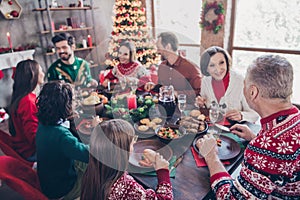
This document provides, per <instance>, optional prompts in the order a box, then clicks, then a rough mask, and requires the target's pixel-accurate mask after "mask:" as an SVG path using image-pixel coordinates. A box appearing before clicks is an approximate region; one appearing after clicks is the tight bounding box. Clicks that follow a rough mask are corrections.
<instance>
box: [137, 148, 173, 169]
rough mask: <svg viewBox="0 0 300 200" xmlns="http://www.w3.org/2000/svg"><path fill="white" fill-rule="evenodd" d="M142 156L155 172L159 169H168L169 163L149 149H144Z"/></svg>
mask: <svg viewBox="0 0 300 200" xmlns="http://www.w3.org/2000/svg"><path fill="white" fill-rule="evenodd" d="M143 154H144V156H145V157H146V158H147V159H148V160H149V161H150V162H151V163H152V164H153V166H154V169H155V170H156V171H157V170H159V169H169V162H168V161H167V160H166V159H164V158H163V156H162V155H160V154H159V153H157V152H155V151H153V150H151V149H145V150H144V152H143Z"/></svg>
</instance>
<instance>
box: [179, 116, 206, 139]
mask: <svg viewBox="0 0 300 200" xmlns="http://www.w3.org/2000/svg"><path fill="white" fill-rule="evenodd" d="M176 124H178V125H179V126H183V127H184V128H185V129H186V132H187V133H188V134H197V135H198V134H203V133H206V132H207V130H208V125H207V123H206V121H205V120H204V119H203V118H201V119H198V118H194V117H192V116H183V117H181V119H180V120H178V121H177V122H176Z"/></svg>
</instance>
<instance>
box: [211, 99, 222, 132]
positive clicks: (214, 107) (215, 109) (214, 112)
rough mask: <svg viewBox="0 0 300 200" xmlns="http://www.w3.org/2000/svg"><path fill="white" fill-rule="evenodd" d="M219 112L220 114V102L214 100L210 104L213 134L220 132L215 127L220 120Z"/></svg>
mask: <svg viewBox="0 0 300 200" xmlns="http://www.w3.org/2000/svg"><path fill="white" fill-rule="evenodd" d="M219 114H220V107H219V105H218V103H216V102H215V101H213V102H212V103H211V104H210V108H209V119H210V121H211V123H212V124H213V125H212V132H213V134H216V135H217V134H218V130H217V129H215V123H216V122H217V121H218V119H219Z"/></svg>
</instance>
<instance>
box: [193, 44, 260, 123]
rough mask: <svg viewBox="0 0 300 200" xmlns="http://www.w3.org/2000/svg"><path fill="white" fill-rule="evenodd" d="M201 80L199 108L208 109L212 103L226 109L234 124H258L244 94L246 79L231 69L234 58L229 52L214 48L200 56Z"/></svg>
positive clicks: (256, 117) (256, 116)
mask: <svg viewBox="0 0 300 200" xmlns="http://www.w3.org/2000/svg"><path fill="white" fill-rule="evenodd" d="M200 66H201V72H202V74H203V75H205V77H204V78H203V79H202V83H201V92H200V96H198V97H197V98H196V103H197V104H198V105H199V106H201V107H202V106H206V107H208V108H209V105H210V104H211V102H213V101H215V102H217V103H219V104H220V105H224V104H225V105H226V113H225V117H226V118H227V119H228V120H231V121H249V122H255V121H257V119H258V114H257V113H256V112H255V111H253V110H252V109H250V107H249V106H248V104H247V102H246V99H245V97H244V94H243V88H244V77H243V76H242V75H240V74H238V73H236V72H235V71H233V70H232V69H231V57H230V55H229V54H228V52H227V51H226V50H224V49H223V48H221V47H218V46H212V47H210V48H208V49H206V50H205V52H204V53H203V54H202V56H201V62H200Z"/></svg>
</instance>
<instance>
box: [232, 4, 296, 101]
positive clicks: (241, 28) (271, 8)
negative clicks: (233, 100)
mask: <svg viewBox="0 0 300 200" xmlns="http://www.w3.org/2000/svg"><path fill="white" fill-rule="evenodd" d="M232 2H233V4H235V11H236V12H235V17H234V19H235V24H234V32H233V33H234V34H233V40H232V42H233V44H232V53H231V54H232V57H233V67H234V68H235V69H237V70H239V71H241V72H242V73H245V71H246V69H247V67H248V65H249V64H250V63H251V62H252V60H254V59H255V58H256V57H257V56H260V55H263V54H270V53H272V54H278V55H281V56H284V57H286V58H287V59H288V60H289V61H290V62H291V64H292V65H293V67H294V88H293V89H294V94H293V97H292V102H295V103H300V93H299V92H297V90H296V86H297V85H296V80H299V79H300V56H299V55H300V51H299V49H300V12H299V6H300V0H281V1H278V0H269V1H261V0H251V1H248V0H238V1H236V0H232ZM298 82H299V81H298Z"/></svg>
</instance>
